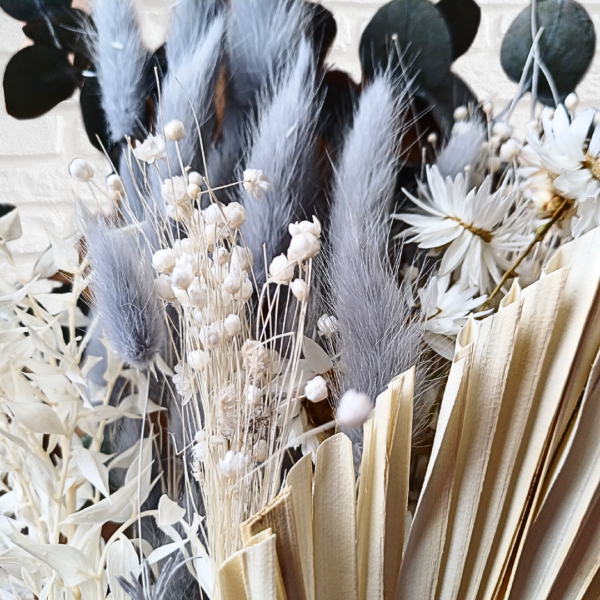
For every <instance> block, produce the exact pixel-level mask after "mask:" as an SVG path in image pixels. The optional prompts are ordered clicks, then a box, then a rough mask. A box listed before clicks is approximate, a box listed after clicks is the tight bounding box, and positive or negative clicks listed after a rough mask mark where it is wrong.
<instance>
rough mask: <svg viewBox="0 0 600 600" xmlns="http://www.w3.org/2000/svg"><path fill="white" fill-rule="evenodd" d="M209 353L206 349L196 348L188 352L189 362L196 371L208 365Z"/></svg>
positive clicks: (202, 369)
mask: <svg viewBox="0 0 600 600" xmlns="http://www.w3.org/2000/svg"><path fill="white" fill-rule="evenodd" d="M208 360H209V359H208V354H207V353H206V352H204V350H194V351H193V352H189V353H188V363H189V364H190V366H191V367H192V369H194V370H196V371H204V370H205V369H206V367H207V366H208Z"/></svg>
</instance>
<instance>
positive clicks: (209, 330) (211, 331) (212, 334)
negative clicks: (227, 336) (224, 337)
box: [199, 325, 221, 348]
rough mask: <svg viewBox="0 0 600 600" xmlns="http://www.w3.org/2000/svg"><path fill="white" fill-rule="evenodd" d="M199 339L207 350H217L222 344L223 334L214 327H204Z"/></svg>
mask: <svg viewBox="0 0 600 600" xmlns="http://www.w3.org/2000/svg"><path fill="white" fill-rule="evenodd" d="M199 337H200V341H201V342H202V344H203V345H204V346H205V347H206V348H216V347H217V346H218V345H219V344H220V343H221V333H220V332H219V331H217V330H216V329H215V328H214V327H213V326H212V325H210V326H206V325H205V326H204V327H202V329H201V330H200V336H199Z"/></svg>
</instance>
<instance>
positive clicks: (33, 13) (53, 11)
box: [0, 0, 72, 22]
mask: <svg viewBox="0 0 600 600" xmlns="http://www.w3.org/2000/svg"><path fill="white" fill-rule="evenodd" d="M71 2H72V0H0V8H1V9H2V10H3V11H4V12H6V13H8V14H9V15H10V16H11V17H13V19H17V21H27V22H29V21H37V20H39V19H43V18H44V17H54V16H56V15H58V14H60V13H61V12H62V11H64V10H65V9H67V8H70V7H71Z"/></svg>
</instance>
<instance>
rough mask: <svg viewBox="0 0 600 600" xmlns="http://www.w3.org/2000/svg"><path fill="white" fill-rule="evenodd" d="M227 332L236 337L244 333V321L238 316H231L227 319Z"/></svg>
mask: <svg viewBox="0 0 600 600" xmlns="http://www.w3.org/2000/svg"><path fill="white" fill-rule="evenodd" d="M224 326H225V331H226V332H227V333H228V334H229V335H230V336H231V337H235V336H236V335H239V334H240V333H241V331H242V320H241V319H240V317H239V316H238V315H234V314H231V315H229V316H228V317H227V318H226V319H225V324H224Z"/></svg>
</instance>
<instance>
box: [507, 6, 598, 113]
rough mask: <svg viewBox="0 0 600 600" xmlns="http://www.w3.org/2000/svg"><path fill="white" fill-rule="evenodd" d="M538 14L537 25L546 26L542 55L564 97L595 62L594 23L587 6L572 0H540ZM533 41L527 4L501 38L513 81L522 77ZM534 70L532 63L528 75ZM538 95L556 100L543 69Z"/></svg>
mask: <svg viewBox="0 0 600 600" xmlns="http://www.w3.org/2000/svg"><path fill="white" fill-rule="evenodd" d="M536 14H537V26H538V28H539V27H543V28H544V32H543V33H542V36H541V38H540V43H539V47H540V55H541V58H542V60H543V61H544V63H545V65H546V66H547V67H548V69H549V71H550V74H551V75H552V79H553V80H554V83H555V85H556V88H557V91H558V94H559V96H560V100H562V99H564V98H565V96H567V95H568V94H570V93H571V92H572V91H574V90H575V88H576V87H577V85H578V84H579V82H580V81H581V80H582V79H583V77H584V75H585V73H586V72H587V70H588V68H589V66H590V64H591V62H592V58H593V56H594V51H595V49H596V33H595V31H594V24H593V23H592V20H591V19H590V17H589V15H588V13H587V12H586V10H585V9H584V8H583V7H582V6H581V5H580V4H578V3H577V2H574V1H573V0H538V4H537V11H536ZM532 44H533V37H532V35H531V8H526V9H525V10H523V11H522V12H521V13H520V14H519V15H518V16H517V18H516V19H515V20H514V21H513V23H512V24H511V26H510V28H509V29H508V31H507V32H506V35H505V36H504V40H503V41H502V49H501V54H500V60H501V63H502V68H503V69H504V71H505V72H506V74H507V75H508V76H509V77H510V79H512V80H513V81H517V82H518V81H519V80H520V78H521V74H522V73H523V69H524V68H525V62H526V60H527V56H528V54H529V51H530V48H531V45H532ZM532 72H533V67H532V69H531V70H530V72H529V73H528V77H531V74H532ZM538 96H539V98H540V100H542V101H543V102H545V103H546V104H553V103H554V101H553V99H552V93H551V90H550V86H549V85H548V81H547V80H546V78H545V77H544V75H543V73H541V72H540V73H539V82H538Z"/></svg>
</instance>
